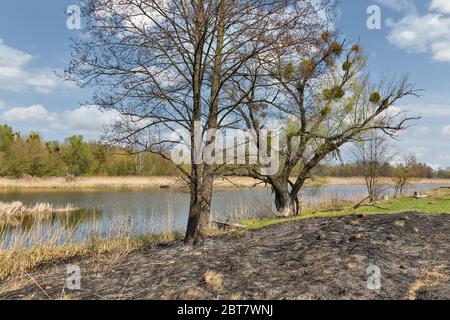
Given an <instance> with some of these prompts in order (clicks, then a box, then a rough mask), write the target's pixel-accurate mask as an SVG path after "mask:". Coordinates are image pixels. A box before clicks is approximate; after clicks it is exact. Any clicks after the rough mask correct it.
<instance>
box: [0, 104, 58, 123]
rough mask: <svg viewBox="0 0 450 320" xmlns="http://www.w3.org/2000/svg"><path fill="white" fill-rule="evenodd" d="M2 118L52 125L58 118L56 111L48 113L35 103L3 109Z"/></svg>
mask: <svg viewBox="0 0 450 320" xmlns="http://www.w3.org/2000/svg"><path fill="white" fill-rule="evenodd" d="M0 118H1V119H2V120H5V121H9V122H16V123H27V124H47V125H54V124H56V123H57V121H58V118H57V114H56V113H50V112H48V111H47V109H45V108H44V107H43V106H42V105H40V104H36V105H33V106H30V107H17V108H12V109H10V110H8V111H5V112H4V113H3V114H2V116H1V117H0Z"/></svg>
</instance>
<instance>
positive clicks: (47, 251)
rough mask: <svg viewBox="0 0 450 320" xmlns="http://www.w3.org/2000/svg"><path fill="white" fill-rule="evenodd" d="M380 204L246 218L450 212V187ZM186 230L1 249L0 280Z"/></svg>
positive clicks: (250, 224)
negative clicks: (67, 243)
mask: <svg viewBox="0 0 450 320" xmlns="http://www.w3.org/2000/svg"><path fill="white" fill-rule="evenodd" d="M377 205H378V206H379V207H382V208H385V209H380V208H375V207H362V208H359V209H357V210H352V209H343V210H339V211H327V212H307V213H305V214H303V215H301V216H299V217H295V218H291V219H264V220H251V221H244V222H243V225H245V226H246V227H247V228H249V229H259V228H264V227H267V226H270V225H273V224H277V223H281V222H288V221H296V220H304V219H308V218H317V217H336V216H344V215H353V214H354V215H359V214H396V213H403V212H422V213H429V214H440V213H450V188H442V189H438V190H435V191H433V193H432V194H431V197H430V198H427V199H413V198H411V197H408V198H401V199H396V200H392V201H380V202H378V203H377ZM181 239H182V234H163V235H146V236H142V237H139V238H134V239H133V238H124V239H115V240H97V241H92V240H91V241H88V242H86V243H81V244H76V245H67V246H62V247H39V248H32V249H22V250H20V249H19V250H11V251H3V252H0V281H3V280H5V279H7V278H8V277H9V276H13V275H16V274H19V273H21V272H22V271H23V270H33V269H35V268H36V267H38V266H41V265H43V264H52V263H58V262H61V261H66V260H70V259H73V258H75V257H80V256H82V257H88V256H93V255H95V256H104V255H105V254H110V253H117V254H124V253H126V252H130V251H133V250H138V249H141V248H148V247H151V246H154V245H156V244H160V243H167V242H171V241H174V240H181Z"/></svg>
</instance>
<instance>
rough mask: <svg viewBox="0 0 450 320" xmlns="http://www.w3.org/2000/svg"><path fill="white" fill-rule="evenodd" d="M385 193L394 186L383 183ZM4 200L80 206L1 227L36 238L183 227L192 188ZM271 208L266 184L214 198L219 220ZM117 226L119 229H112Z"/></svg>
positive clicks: (323, 193) (316, 195)
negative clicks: (63, 234) (62, 212)
mask: <svg viewBox="0 0 450 320" xmlns="http://www.w3.org/2000/svg"><path fill="white" fill-rule="evenodd" d="M438 186H439V185H429V184H428V185H415V186H413V187H410V188H409V190H408V193H410V194H412V193H413V192H414V191H420V190H426V189H431V188H435V187H438ZM384 190H385V194H389V193H391V192H392V188H391V187H385V188H384ZM364 195H365V187H364V186H362V185H353V186H350V185H336V186H325V187H321V188H320V189H317V188H309V189H305V190H304V192H303V193H302V195H301V198H302V200H303V201H304V202H307V203H316V202H321V201H326V200H328V201H330V200H331V199H334V198H337V199H340V200H357V199H362V198H363V197H364ZM0 201H3V202H11V201H22V202H23V203H24V204H26V205H33V204H35V203H38V202H48V203H51V204H53V205H54V206H66V205H67V204H68V203H70V204H73V205H74V206H76V207H77V208H82V210H79V211H77V212H72V213H69V214H55V215H53V216H51V217H48V218H46V219H45V220H40V221H33V219H31V218H28V219H25V220H24V221H23V222H22V223H20V224H17V225H15V226H9V227H8V228H7V229H6V230H4V232H3V239H2V240H3V244H5V243H7V242H9V241H10V240H11V238H14V237H17V236H18V235H21V234H25V233H28V232H29V231H30V230H32V233H34V236H33V240H30V241H31V242H35V241H36V239H39V238H42V237H49V236H51V234H52V233H53V232H56V230H61V229H62V230H66V233H67V234H68V235H69V234H70V237H71V238H72V239H74V240H75V241H78V240H82V239H85V238H87V237H89V236H90V235H91V234H92V233H95V234H97V235H98V234H101V235H102V236H115V234H114V232H119V231H120V232H124V233H129V232H131V233H132V234H133V235H139V234H145V233H149V232H152V233H159V232H166V231H179V230H184V229H185V226H186V223H187V215H188V209H189V194H187V193H182V192H176V191H168V190H154V191H148V190H144V191H95V192H92V191H89V192H80V191H64V192H52V191H50V192H31V193H19V192H9V193H0ZM272 210H273V196H272V194H271V192H270V190H267V189H256V188H255V189H239V190H224V191H217V192H216V193H215V195H214V199H213V216H214V218H215V219H217V220H221V221H224V220H226V219H229V220H233V221H239V220H241V219H248V218H259V217H264V216H270V215H271V214H272V212H273V211H272ZM113 230H115V231H113Z"/></svg>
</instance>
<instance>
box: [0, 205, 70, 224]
mask: <svg viewBox="0 0 450 320" xmlns="http://www.w3.org/2000/svg"><path fill="white" fill-rule="evenodd" d="M75 210H78V208H76V207H74V206H73V205H71V204H68V205H66V206H65V207H54V206H53V205H51V204H50V203H36V204H35V205H33V206H26V205H24V204H23V203H22V202H20V201H15V202H9V203H5V202H0V219H1V220H5V219H6V220H8V219H16V218H20V217H23V216H27V215H33V216H37V215H45V214H49V213H63V212H71V211H75ZM2 222H4V221H2Z"/></svg>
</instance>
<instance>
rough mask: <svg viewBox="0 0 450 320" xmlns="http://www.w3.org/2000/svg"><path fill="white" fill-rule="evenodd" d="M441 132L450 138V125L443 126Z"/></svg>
mask: <svg viewBox="0 0 450 320" xmlns="http://www.w3.org/2000/svg"><path fill="white" fill-rule="evenodd" d="M441 133H442V135H443V136H445V137H447V138H450V125H449V126H445V127H443V128H442V130H441Z"/></svg>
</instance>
